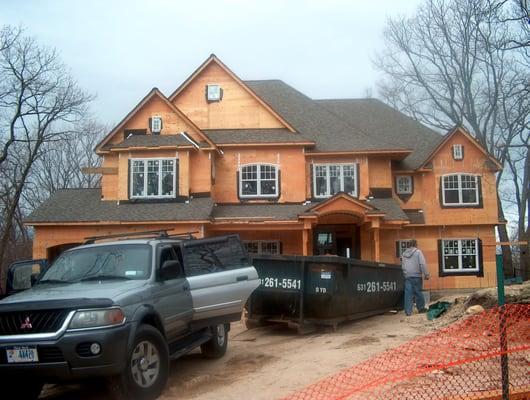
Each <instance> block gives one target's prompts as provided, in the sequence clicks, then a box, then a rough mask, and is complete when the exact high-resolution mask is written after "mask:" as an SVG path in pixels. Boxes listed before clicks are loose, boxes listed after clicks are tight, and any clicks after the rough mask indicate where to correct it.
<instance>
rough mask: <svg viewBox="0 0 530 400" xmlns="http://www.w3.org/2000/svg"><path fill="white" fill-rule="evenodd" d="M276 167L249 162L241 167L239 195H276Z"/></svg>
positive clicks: (244, 196)
mask: <svg viewBox="0 0 530 400" xmlns="http://www.w3.org/2000/svg"><path fill="white" fill-rule="evenodd" d="M278 196H279V192H278V167H276V166H275V165H270V164H251V165H244V166H243V167H241V171H240V174H239V197H241V198H258V197H278Z"/></svg>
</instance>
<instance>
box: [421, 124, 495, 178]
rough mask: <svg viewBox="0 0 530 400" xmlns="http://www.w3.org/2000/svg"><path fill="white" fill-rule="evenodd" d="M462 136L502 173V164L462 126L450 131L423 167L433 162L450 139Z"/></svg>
mask: <svg viewBox="0 0 530 400" xmlns="http://www.w3.org/2000/svg"><path fill="white" fill-rule="evenodd" d="M458 133H459V134H461V135H464V136H465V137H466V138H467V139H468V140H469V141H470V142H471V144H473V145H475V146H476V147H477V149H478V150H479V151H480V152H481V153H482V154H484V155H485V156H486V157H487V158H488V160H489V161H491V162H492V163H493V164H494V166H495V167H496V168H497V169H496V170H497V171H500V170H501V169H502V164H501V163H500V162H499V161H498V160H497V159H496V158H495V157H493V156H492V155H491V154H490V153H489V152H488V150H486V149H485V148H484V146H482V145H481V144H480V143H479V141H478V140H477V139H475V138H474V137H473V136H471V134H470V133H469V132H468V131H467V130H466V129H464V128H463V127H461V126H455V127H454V128H453V129H452V130H451V131H449V133H447V134H446V135H445V136H444V137H443V139H442V140H441V141H440V143H439V144H438V146H436V147H435V148H434V149H433V150H432V151H431V153H430V154H429V156H428V157H427V158H426V159H425V161H424V162H423V163H422V165H425V164H427V163H428V162H429V161H431V160H432V159H433V157H434V156H435V155H436V153H438V151H440V149H441V148H442V147H443V146H444V145H445V144H446V143H447V142H448V141H449V139H451V138H452V137H453V136H454V135H456V134H458Z"/></svg>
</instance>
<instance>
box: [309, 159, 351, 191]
mask: <svg viewBox="0 0 530 400" xmlns="http://www.w3.org/2000/svg"><path fill="white" fill-rule="evenodd" d="M338 192H346V193H348V194H351V195H352V196H355V197H356V196H357V165H356V164H314V165H313V193H314V195H315V197H317V198H323V197H330V196H333V195H334V194H337V193H338Z"/></svg>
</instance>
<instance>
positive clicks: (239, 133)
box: [204, 129, 311, 144]
mask: <svg viewBox="0 0 530 400" xmlns="http://www.w3.org/2000/svg"><path fill="white" fill-rule="evenodd" d="M204 133H206V134H207V135H208V137H209V138H210V139H211V140H212V141H213V142H215V144H232V143H289V142H290V143H292V142H310V141H311V140H310V139H308V138H306V137H304V136H302V135H301V134H299V133H293V132H291V131H290V130H288V129H205V130H204Z"/></svg>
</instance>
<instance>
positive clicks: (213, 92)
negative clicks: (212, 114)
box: [206, 85, 223, 101]
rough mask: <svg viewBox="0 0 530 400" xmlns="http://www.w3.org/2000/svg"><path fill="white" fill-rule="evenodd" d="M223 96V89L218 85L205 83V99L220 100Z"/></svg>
mask: <svg viewBox="0 0 530 400" xmlns="http://www.w3.org/2000/svg"><path fill="white" fill-rule="evenodd" d="M222 98H223V89H221V86H220V85H206V100H208V101H221V99H222Z"/></svg>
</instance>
